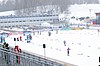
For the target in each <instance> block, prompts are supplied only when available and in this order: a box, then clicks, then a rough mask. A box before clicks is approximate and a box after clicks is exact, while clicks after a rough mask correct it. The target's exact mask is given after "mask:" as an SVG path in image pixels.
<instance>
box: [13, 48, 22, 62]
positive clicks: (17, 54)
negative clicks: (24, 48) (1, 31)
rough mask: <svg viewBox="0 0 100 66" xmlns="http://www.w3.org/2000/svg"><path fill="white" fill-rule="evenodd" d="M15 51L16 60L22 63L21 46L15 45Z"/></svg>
mask: <svg viewBox="0 0 100 66" xmlns="http://www.w3.org/2000/svg"><path fill="white" fill-rule="evenodd" d="M14 51H15V53H16V62H17V63H18V64H20V55H19V53H20V52H21V49H20V48H19V46H15V48H14Z"/></svg>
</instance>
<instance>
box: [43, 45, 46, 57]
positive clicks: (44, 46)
mask: <svg viewBox="0 0 100 66" xmlns="http://www.w3.org/2000/svg"><path fill="white" fill-rule="evenodd" d="M43 48H44V58H46V52H45V48H46V45H45V44H43Z"/></svg>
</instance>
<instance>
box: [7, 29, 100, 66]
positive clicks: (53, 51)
mask: <svg viewBox="0 0 100 66" xmlns="http://www.w3.org/2000/svg"><path fill="white" fill-rule="evenodd" d="M19 36H20V35H12V36H9V37H8V38H6V42H7V43H9V45H10V46H12V47H14V46H15V44H16V45H18V46H19V47H20V48H21V49H22V50H26V51H29V52H31V53H37V54H40V55H43V56H44V48H43V44H46V48H45V56H46V57H50V58H54V59H57V60H61V61H64V62H68V63H71V64H75V65H77V66H98V65H100V63H99V56H100V40H99V39H100V35H99V33H98V31H97V30H66V31H58V34H56V31H51V36H48V32H42V33H41V35H39V34H38V33H36V34H35V35H33V34H32V41H31V43H26V41H25V36H23V35H22V38H23V41H16V42H14V40H13V38H14V37H19ZM64 40H66V46H64V43H63V41H64ZM68 47H69V48H70V49H71V50H70V56H67V48H68Z"/></svg>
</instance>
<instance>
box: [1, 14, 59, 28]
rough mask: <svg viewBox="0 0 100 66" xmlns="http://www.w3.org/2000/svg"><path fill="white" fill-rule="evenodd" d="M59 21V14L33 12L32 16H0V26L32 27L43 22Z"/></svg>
mask: <svg viewBox="0 0 100 66" xmlns="http://www.w3.org/2000/svg"><path fill="white" fill-rule="evenodd" d="M58 21H59V15H58V14H54V15H48V14H35V15H33V16H14V15H10V16H0V28H14V27H28V26H30V27H33V26H40V25H41V23H43V22H48V23H53V22H58Z"/></svg>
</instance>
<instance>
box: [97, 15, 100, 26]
mask: <svg viewBox="0 0 100 66" xmlns="http://www.w3.org/2000/svg"><path fill="white" fill-rule="evenodd" d="M96 24H98V25H100V13H96Z"/></svg>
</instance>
